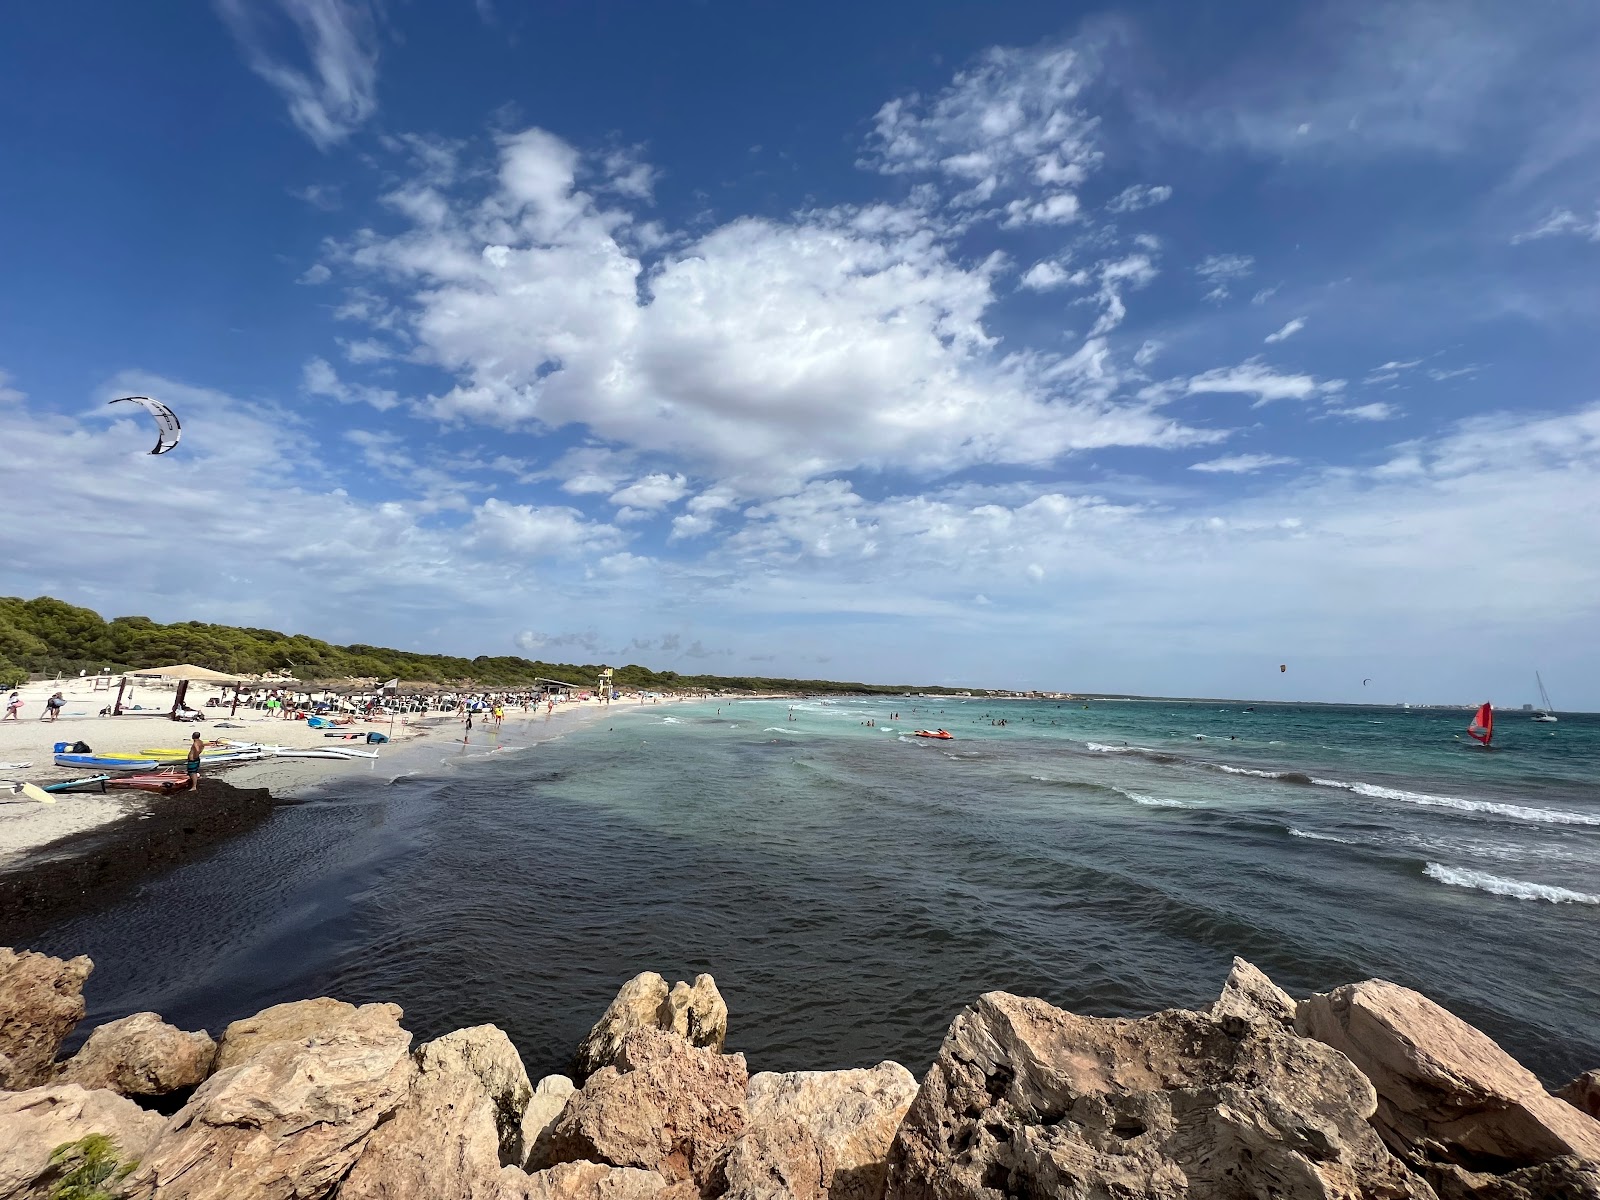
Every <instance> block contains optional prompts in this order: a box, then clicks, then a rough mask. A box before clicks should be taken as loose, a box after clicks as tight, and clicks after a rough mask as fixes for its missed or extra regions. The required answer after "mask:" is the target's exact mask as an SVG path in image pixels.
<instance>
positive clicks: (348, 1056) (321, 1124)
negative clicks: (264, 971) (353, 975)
mask: <svg viewBox="0 0 1600 1200" xmlns="http://www.w3.org/2000/svg"><path fill="white" fill-rule="evenodd" d="M280 1007H283V1006H280ZM269 1011H271V1010H269ZM399 1014H400V1010H399V1008H398V1007H397V1006H396V1005H393V1004H368V1005H365V1006H363V1007H362V1008H359V1009H355V1010H353V1011H352V1013H351V1016H350V1019H349V1021H348V1023H346V1024H345V1025H342V1026H338V1027H335V1028H332V1029H325V1030H322V1031H319V1032H316V1033H314V1034H311V1035H309V1036H306V1037H304V1038H301V1039H298V1040H293V1039H283V1040H276V1041H270V1042H266V1043H263V1044H260V1045H259V1046H257V1047H256V1048H255V1049H254V1050H253V1051H252V1052H251V1053H250V1054H249V1056H248V1057H247V1058H246V1059H245V1061H243V1062H241V1063H239V1064H238V1065H236V1066H231V1067H228V1068H227V1069H225V1070H221V1071H218V1072H217V1073H216V1074H215V1075H213V1076H212V1077H211V1078H210V1079H208V1080H206V1082H205V1083H203V1084H201V1085H200V1087H199V1089H198V1090H197V1091H196V1092H195V1094H194V1097H193V1098H192V1099H191V1100H190V1101H189V1103H188V1104H186V1105H184V1107H183V1108H182V1109H180V1110H179V1111H178V1112H177V1113H176V1114H175V1115H174V1116H173V1117H172V1118H171V1119H170V1120H169V1121H168V1122H167V1124H166V1127H165V1128H164V1129H163V1130H162V1132H161V1136H160V1138H158V1139H157V1141H156V1144H155V1145H154V1146H153V1147H151V1149H150V1151H149V1153H148V1154H147V1155H146V1156H145V1157H144V1160H143V1162H142V1164H141V1165H140V1167H139V1169H138V1170H137V1171H135V1172H134V1173H133V1175H132V1176H130V1177H129V1180H128V1196H129V1197H130V1198H132V1200H151V1198H152V1197H157V1196H159V1197H160V1200H243V1198H245V1197H248V1198H249V1200H310V1198H312V1197H321V1196H324V1195H325V1194H326V1193H327V1192H328V1191H329V1189H330V1188H331V1187H332V1186H333V1184H334V1182H335V1181H336V1180H338V1179H340V1178H341V1177H342V1176H343V1175H344V1174H345V1173H346V1172H347V1171H349V1170H350V1168H351V1165H352V1164H353V1163H354V1162H355V1160H356V1157H357V1155H359V1154H360V1152H361V1148H362V1143H363V1142H364V1140H365V1139H366V1137H367V1135H368V1134H369V1133H371V1132H372V1129H373V1127H374V1126H376V1125H377V1124H378V1122H379V1121H380V1120H382V1119H383V1118H385V1117H387V1116H389V1114H391V1113H392V1112H394V1110H395V1109H396V1108H398V1107H399V1105H400V1103H401V1101H402V1100H404V1099H405V1097H406V1095H407V1093H408V1092H409V1090H410V1087H411V1080H412V1077H413V1076H414V1075H415V1073H416V1070H417V1068H416V1065H415V1063H414V1062H413V1061H412V1058H411V1055H410V1054H409V1053H407V1051H408V1049H409V1048H410V1045H411V1035H410V1034H409V1033H407V1032H406V1031H405V1030H404V1029H401V1028H400V1025H399V1023H398V1020H397V1017H398V1016H399ZM224 1042H226V1037H225V1038H224Z"/></svg>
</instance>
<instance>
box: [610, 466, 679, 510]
mask: <svg viewBox="0 0 1600 1200" xmlns="http://www.w3.org/2000/svg"><path fill="white" fill-rule="evenodd" d="M688 490H689V482H688V480H686V479H685V478H684V477H683V476H682V475H668V474H665V473H661V472H658V473H656V474H654V475H646V476H645V477H644V478H642V479H636V480H634V481H633V482H632V483H630V484H629V485H628V486H627V487H625V488H621V489H620V490H618V491H616V492H613V493H612V494H611V503H613V504H617V505H628V506H630V507H632V508H636V509H643V510H644V511H645V512H647V513H649V512H654V511H655V510H657V509H661V508H665V507H666V506H667V505H669V504H674V503H676V502H677V501H679V500H681V499H683V497H684V494H685V493H686V492H687V491H688Z"/></svg>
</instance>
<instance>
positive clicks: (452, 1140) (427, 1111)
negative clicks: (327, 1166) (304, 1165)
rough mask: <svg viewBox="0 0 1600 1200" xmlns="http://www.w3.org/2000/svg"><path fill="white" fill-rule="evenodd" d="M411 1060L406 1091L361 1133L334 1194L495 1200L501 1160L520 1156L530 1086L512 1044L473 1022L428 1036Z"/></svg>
mask: <svg viewBox="0 0 1600 1200" xmlns="http://www.w3.org/2000/svg"><path fill="white" fill-rule="evenodd" d="M416 1059H417V1068H418V1070H417V1076H416V1078H415V1080H413V1082H412V1084H411V1091H410V1092H409V1093H408V1094H407V1096H406V1098H405V1100H404V1101H403V1102H402V1103H401V1105H400V1107H399V1108H397V1109H396V1110H395V1112H394V1115H393V1116H391V1117H390V1118H389V1119H388V1120H386V1121H385V1122H384V1123H383V1124H382V1125H380V1126H379V1127H378V1128H377V1129H375V1130H373V1132H372V1136H371V1137H369V1138H368V1139H367V1144H366V1147H365V1149H363V1150H362V1152H361V1157H360V1158H359V1159H357V1160H356V1165H355V1167H354V1168H353V1169H352V1170H351V1172H350V1175H349V1177H348V1178H346V1179H345V1181H344V1183H343V1184H341V1185H340V1187H339V1197H340V1200H409V1198H410V1197H427V1198H428V1200H493V1198H494V1197H495V1196H497V1195H498V1194H499V1192H500V1190H501V1189H500V1168H501V1166H502V1165H504V1164H505V1163H506V1162H510V1163H513V1164H517V1165H519V1166H520V1164H521V1162H522V1158H523V1153H522V1111H523V1108H525V1107H526V1105H527V1103H528V1098H529V1097H530V1096H531V1095H532V1093H533V1088H532V1086H531V1085H530V1084H529V1083H528V1073H527V1071H525V1070H524V1069H523V1066H522V1059H521V1058H520V1057H519V1056H518V1054H517V1051H516V1048H515V1047H514V1046H512V1044H511V1039H509V1038H508V1037H506V1035H505V1034H504V1033H503V1032H501V1031H500V1030H499V1029H497V1028H496V1027H495V1026H493V1025H479V1026H477V1027H475V1028H473V1029H460V1030H457V1031H456V1032H455V1033H451V1034H447V1035H446V1036H444V1037H442V1038H439V1039H438V1040H437V1041H433V1042H428V1043H427V1044H426V1045H424V1046H422V1047H421V1048H420V1049H419V1050H418V1051H417V1054H416Z"/></svg>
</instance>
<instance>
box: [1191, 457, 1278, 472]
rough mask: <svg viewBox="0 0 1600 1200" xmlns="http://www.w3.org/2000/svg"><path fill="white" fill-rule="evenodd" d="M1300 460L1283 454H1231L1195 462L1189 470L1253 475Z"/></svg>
mask: <svg viewBox="0 0 1600 1200" xmlns="http://www.w3.org/2000/svg"><path fill="white" fill-rule="evenodd" d="M1298 461H1299V460H1298V459H1294V458H1288V457H1286V456H1284V455H1282V454H1229V455H1225V456H1224V457H1222V458H1213V459H1210V460H1208V461H1206V462H1197V463H1194V464H1192V465H1191V466H1190V467H1189V470H1191V471H1205V472H1207V473H1209V474H1213V475H1218V474H1221V475H1252V474H1254V473H1255V472H1257V471H1263V470H1265V469H1266V468H1268V467H1286V466H1289V465H1291V464H1293V463H1296V462H1298Z"/></svg>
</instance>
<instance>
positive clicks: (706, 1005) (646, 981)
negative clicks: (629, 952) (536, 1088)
mask: <svg viewBox="0 0 1600 1200" xmlns="http://www.w3.org/2000/svg"><path fill="white" fill-rule="evenodd" d="M635 1029H664V1030H667V1031H668V1032H669V1033H675V1034H677V1035H678V1036H679V1037H681V1038H684V1039H685V1040H686V1041H688V1042H689V1043H690V1044H691V1045H694V1046H702V1047H707V1048H709V1049H711V1050H716V1051H720V1050H721V1049H722V1046H723V1043H724V1041H725V1040H726V1039H727V1036H728V1006H727V1005H726V1004H725V1003H724V1002H723V999H722V993H720V992H719V991H717V982H716V980H714V979H713V978H712V977H711V976H709V975H697V976H695V981H694V984H693V986H691V985H689V984H687V983H682V982H679V983H676V984H674V985H673V986H672V987H671V988H668V987H667V981H666V980H665V979H663V978H662V977H661V976H659V975H657V974H656V973H655V972H654V971H644V972H642V973H640V974H638V975H635V976H634V977H633V978H632V979H630V980H628V982H627V983H625V984H623V985H622V988H621V990H619V991H618V992H617V996H616V999H614V1000H613V1001H612V1002H611V1004H610V1005H609V1006H608V1007H607V1008H606V1011H605V1013H604V1014H603V1015H602V1016H601V1017H600V1020H599V1021H597V1022H596V1023H595V1026H594V1028H593V1029H591V1030H590V1031H589V1033H588V1035H587V1036H586V1037H585V1038H584V1039H583V1041H582V1042H581V1043H579V1045H578V1053H577V1055H576V1056H575V1057H574V1059H573V1077H574V1078H575V1079H577V1080H579V1081H580V1082H581V1081H583V1080H585V1079H587V1078H589V1076H590V1075H593V1074H594V1073H595V1072H596V1071H598V1070H599V1069H600V1068H601V1067H609V1066H611V1065H612V1064H613V1063H615V1062H616V1061H617V1053H618V1051H619V1050H620V1049H621V1047H622V1041H623V1039H624V1038H625V1037H627V1036H628V1034H629V1033H631V1032H633V1031H634V1030H635Z"/></svg>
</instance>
